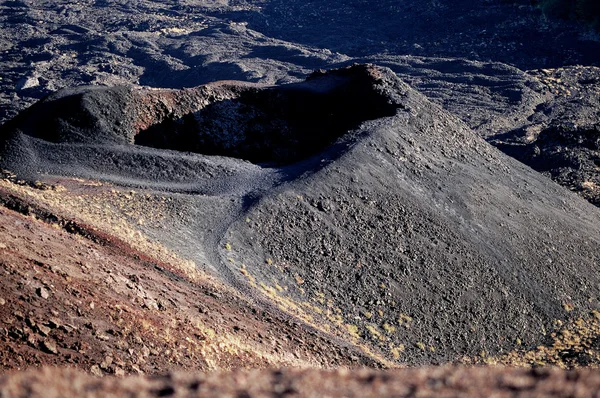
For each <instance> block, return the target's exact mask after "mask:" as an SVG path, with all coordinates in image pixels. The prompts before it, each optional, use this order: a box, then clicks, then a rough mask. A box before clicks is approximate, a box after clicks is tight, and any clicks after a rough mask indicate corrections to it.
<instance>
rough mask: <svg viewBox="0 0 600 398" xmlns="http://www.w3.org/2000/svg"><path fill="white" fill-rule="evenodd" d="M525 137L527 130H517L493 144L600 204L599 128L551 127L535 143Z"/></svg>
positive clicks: (590, 200)
mask: <svg viewBox="0 0 600 398" xmlns="http://www.w3.org/2000/svg"><path fill="white" fill-rule="evenodd" d="M524 137H525V132H524V130H523V129H517V130H515V131H512V132H509V133H507V134H504V135H503V136H502V137H501V138H498V137H496V139H495V140H491V141H490V143H491V144H492V145H494V146H496V148H498V149H500V150H501V151H503V152H504V153H506V154H507V155H508V156H511V157H513V158H515V159H517V160H519V161H521V162H523V163H525V164H526V165H528V166H529V167H531V168H532V169H534V170H536V171H539V172H540V173H544V174H546V175H547V176H548V177H550V178H552V179H553V180H554V181H556V182H557V183H559V184H560V185H563V186H565V187H567V188H568V189H570V190H572V191H575V192H578V193H579V194H581V195H582V196H583V197H584V198H585V199H587V200H588V201H589V202H591V203H592V204H594V205H596V206H600V191H599V190H598V189H597V188H596V187H597V186H600V178H599V177H598V171H597V170H598V167H599V165H600V157H599V156H598V151H599V150H600V131H599V130H598V129H597V128H567V127H564V126H562V127H549V128H547V129H545V130H543V131H541V132H540V134H539V135H538V137H537V139H536V140H534V141H532V142H528V141H527V140H526V139H525V138H524Z"/></svg>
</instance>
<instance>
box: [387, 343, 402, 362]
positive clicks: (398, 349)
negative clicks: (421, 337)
mask: <svg viewBox="0 0 600 398" xmlns="http://www.w3.org/2000/svg"><path fill="white" fill-rule="evenodd" d="M403 351H404V344H400V345H399V346H395V345H394V344H393V343H390V352H391V353H392V356H393V357H394V359H400V354H401V353H402V352H403Z"/></svg>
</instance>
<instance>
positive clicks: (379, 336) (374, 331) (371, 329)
mask: <svg viewBox="0 0 600 398" xmlns="http://www.w3.org/2000/svg"><path fill="white" fill-rule="evenodd" d="M365 327H366V329H367V330H368V331H369V333H371V336H373V337H374V338H376V339H377V340H381V341H384V340H385V337H384V336H383V334H381V332H380V331H379V329H377V326H375V325H367V326H365Z"/></svg>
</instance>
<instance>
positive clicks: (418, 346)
mask: <svg viewBox="0 0 600 398" xmlns="http://www.w3.org/2000/svg"><path fill="white" fill-rule="evenodd" d="M415 345H416V346H417V348H418V349H419V350H421V351H425V344H423V342H421V341H418V342H417V344H415Z"/></svg>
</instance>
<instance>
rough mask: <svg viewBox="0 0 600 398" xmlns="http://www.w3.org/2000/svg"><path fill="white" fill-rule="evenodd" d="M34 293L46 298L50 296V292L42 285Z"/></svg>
mask: <svg viewBox="0 0 600 398" xmlns="http://www.w3.org/2000/svg"><path fill="white" fill-rule="evenodd" d="M36 293H37V294H38V296H40V297H41V298H43V299H47V298H48V297H50V293H48V290H46V289H45V288H43V287H38V288H37V290H36Z"/></svg>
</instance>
